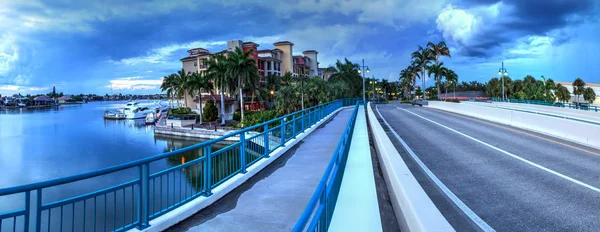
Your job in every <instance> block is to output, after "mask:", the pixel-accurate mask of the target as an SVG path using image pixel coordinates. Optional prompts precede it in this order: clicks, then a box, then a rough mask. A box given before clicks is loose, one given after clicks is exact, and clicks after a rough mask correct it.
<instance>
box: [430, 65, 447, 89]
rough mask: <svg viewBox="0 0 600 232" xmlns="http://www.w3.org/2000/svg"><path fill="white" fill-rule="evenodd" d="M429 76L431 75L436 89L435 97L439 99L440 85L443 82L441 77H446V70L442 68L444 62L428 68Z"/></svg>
mask: <svg viewBox="0 0 600 232" xmlns="http://www.w3.org/2000/svg"><path fill="white" fill-rule="evenodd" d="M431 74H433V79H434V80H435V84H436V87H437V97H438V98H439V97H440V95H441V90H440V84H441V83H442V80H443V78H442V77H444V76H447V75H448V68H446V67H444V62H440V63H436V64H433V65H431V66H430V67H429V76H431Z"/></svg>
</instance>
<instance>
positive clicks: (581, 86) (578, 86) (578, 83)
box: [573, 77, 585, 102]
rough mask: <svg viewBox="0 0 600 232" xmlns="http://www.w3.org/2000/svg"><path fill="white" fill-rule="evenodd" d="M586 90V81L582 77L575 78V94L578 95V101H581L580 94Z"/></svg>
mask: <svg viewBox="0 0 600 232" xmlns="http://www.w3.org/2000/svg"><path fill="white" fill-rule="evenodd" d="M584 91H585V82H584V81H583V80H582V79H581V78H579V77H578V78H577V79H575V81H573V94H574V95H575V96H576V97H577V102H579V96H580V95H582V94H583V93H584Z"/></svg>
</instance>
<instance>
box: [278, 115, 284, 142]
mask: <svg viewBox="0 0 600 232" xmlns="http://www.w3.org/2000/svg"><path fill="white" fill-rule="evenodd" d="M279 129H280V130H281V132H280V133H281V134H280V136H281V146H282V147H284V146H285V117H283V118H282V119H281V128H279Z"/></svg>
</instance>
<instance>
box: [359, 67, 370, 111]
mask: <svg viewBox="0 0 600 232" xmlns="http://www.w3.org/2000/svg"><path fill="white" fill-rule="evenodd" d="M361 68H362V72H361V71H360V69H361ZM365 68H367V70H366V71H367V73H368V72H370V71H371V70H369V66H365V59H362V66H360V65H359V67H358V74H362V84H363V104H366V103H367V98H366V97H365Z"/></svg>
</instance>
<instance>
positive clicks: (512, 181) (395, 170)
mask: <svg viewBox="0 0 600 232" xmlns="http://www.w3.org/2000/svg"><path fill="white" fill-rule="evenodd" d="M595 113H596V112H593V111H586V113H580V112H578V111H573V110H570V109H565V108H555V107H552V106H532V105H526V104H518V103H468V102H463V103H450V102H429V104H427V106H424V107H420V106H411V105H406V104H399V103H389V104H371V103H369V104H366V105H365V104H363V103H362V102H361V101H360V100H358V99H343V100H337V101H334V102H330V103H326V104H322V105H318V106H315V107H311V108H308V109H305V110H303V111H299V112H295V113H292V114H289V115H285V116H282V117H280V118H277V119H274V120H271V121H268V122H265V123H262V124H259V125H255V126H252V127H248V128H244V129H242V130H239V131H236V132H233V133H231V134H228V135H225V136H223V137H221V138H218V139H215V140H211V141H207V142H203V143H199V144H196V145H193V146H189V147H185V148H182V149H178V150H175V151H171V152H167V153H164V154H159V155H156V156H152V157H148V158H145V159H142V160H137V161H133V162H130V163H125V164H121V165H118V166H114V167H109V168H105V169H101V170H96V171H93V172H89V173H84V174H80V175H76V176H69V177H64V178H59V179H54V180H48V181H44V182H39V183H33V184H28V185H23V186H15V187H10V188H4V189H0V200H1V201H10V202H13V203H14V205H15V206H14V208H11V209H8V210H5V209H0V231H1V232H4V231H186V230H188V231H327V230H330V231H398V230H403V231H482V230H483V231H495V230H500V231H515V230H527V231H531V230H547V231H565V230H578V231H594V230H596V229H597V228H600V225H599V224H600V221H599V220H597V217H598V213H597V212H596V211H597V210H596V208H597V207H595V206H597V205H598V203H600V198H599V197H598V196H599V195H598V194H600V182H599V181H598V178H597V173H598V171H600V170H598V169H599V167H600V165H598V164H600V150H599V149H598V148H600V140H599V139H598V137H597V134H598V133H599V132H600V124H596V122H597V121H596V118H597V117H598V116H597V114H595ZM223 140H235V141H236V142H233V143H231V144H230V145H228V146H226V147H218V148H217V147H216V146H214V145H215V143H217V142H219V141H223ZM188 151H196V152H198V153H199V154H201V155H199V157H198V158H196V159H193V160H188V161H186V162H182V164H181V165H177V166H174V167H170V168H167V169H156V168H155V166H154V165H153V164H155V163H157V162H160V161H161V160H164V159H168V158H169V157H173V156H175V155H177V154H181V153H182V152H188ZM115 173H121V174H122V173H127V175H128V176H129V178H125V179H117V180H115V179H114V178H112V177H114V174H115ZM127 175H126V176H127ZM119 176H123V175H119ZM81 183H87V184H88V185H90V188H91V189H90V190H89V191H86V192H81V193H80V192H73V193H72V194H71V195H72V196H70V197H67V198H60V199H55V198H56V197H54V195H52V194H51V193H52V192H55V191H68V190H69V186H72V185H73V184H81Z"/></svg>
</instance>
